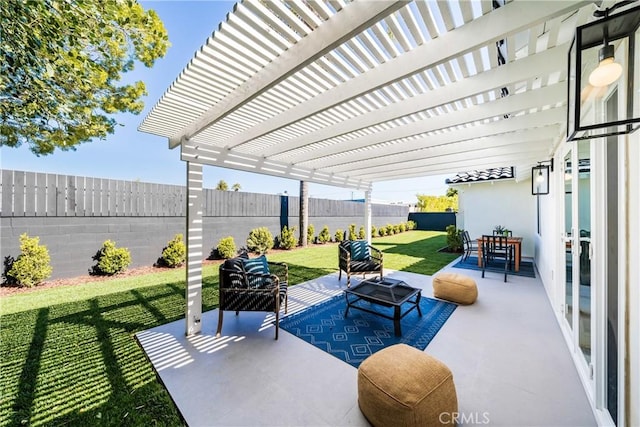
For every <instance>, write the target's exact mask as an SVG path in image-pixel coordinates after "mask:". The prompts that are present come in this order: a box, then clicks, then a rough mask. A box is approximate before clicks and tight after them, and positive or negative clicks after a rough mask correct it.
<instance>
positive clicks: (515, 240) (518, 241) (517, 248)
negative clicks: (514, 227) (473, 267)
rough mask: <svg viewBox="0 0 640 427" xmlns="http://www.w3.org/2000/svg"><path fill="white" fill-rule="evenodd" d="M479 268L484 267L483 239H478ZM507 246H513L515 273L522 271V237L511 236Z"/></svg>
mask: <svg viewBox="0 0 640 427" xmlns="http://www.w3.org/2000/svg"><path fill="white" fill-rule="evenodd" d="M477 240H478V267H482V237H478V239H477ZM507 244H508V245H512V246H513V252H514V258H515V259H514V263H513V264H514V267H513V268H514V271H520V252H521V247H522V237H515V236H509V237H507Z"/></svg>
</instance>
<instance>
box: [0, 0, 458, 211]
mask: <svg viewBox="0 0 640 427" xmlns="http://www.w3.org/2000/svg"><path fill="white" fill-rule="evenodd" d="M141 4H142V5H143V6H144V7H145V8H146V9H154V10H155V11H156V12H157V13H158V15H159V16H160V18H161V19H162V21H163V22H164V25H165V27H166V28H167V31H168V33H169V39H170V41H171V47H170V48H169V50H168V52H167V54H166V55H165V57H164V58H162V59H159V60H158V61H156V63H155V65H154V67H153V68H151V69H148V68H145V67H144V66H143V65H142V64H138V66H137V67H136V69H135V70H134V71H132V72H130V73H128V75H126V76H125V77H124V80H125V81H129V80H131V81H135V80H142V81H144V82H145V84H146V86H147V92H148V95H147V96H146V97H145V98H144V102H145V109H144V111H143V112H142V113H141V114H140V115H138V116H136V115H133V114H121V115H118V116H117V120H118V122H119V123H120V124H122V126H119V127H118V128H117V129H116V132H115V133H114V134H113V135H109V136H108V137H107V138H106V139H105V140H94V141H91V142H88V143H85V144H82V145H80V146H79V147H78V149H77V150H76V151H68V152H63V151H56V152H55V153H54V154H52V155H49V156H42V157H37V156H35V155H34V154H32V153H31V152H30V151H29V150H28V149H27V147H20V148H17V149H16V148H7V147H2V148H0V163H1V165H2V168H3V169H13V170H23V171H33V172H47V173H57V174H66V175H78V176H89V177H98V178H111V179H122V180H140V181H143V182H155V183H162V184H178V185H184V183H185V175H186V172H185V170H186V165H185V163H184V162H182V161H181V160H180V154H179V150H178V149H174V150H169V149H168V143H167V140H166V139H165V138H161V137H158V136H155V135H150V134H146V133H142V132H139V131H138V130H137V128H138V125H139V124H140V122H141V121H142V119H143V118H144V117H145V116H146V114H147V112H148V111H149V110H150V109H151V107H153V105H154V104H155V103H156V101H157V100H158V99H159V98H160V97H161V96H162V94H163V93H164V91H165V90H166V89H167V88H168V87H169V85H170V84H171V83H172V82H173V81H174V80H175V78H176V77H177V76H178V74H179V73H180V72H181V71H182V69H183V68H184V66H185V65H186V64H187V63H188V62H189V60H190V59H191V58H192V57H193V55H194V53H195V52H196V50H198V49H199V48H200V46H201V45H202V44H203V43H204V42H205V41H206V39H207V37H209V36H210V35H211V33H212V32H213V31H214V30H215V29H216V28H217V27H218V24H219V23H220V22H221V21H222V20H224V19H225V16H226V14H227V13H228V12H230V11H231V10H232V9H233V4H234V2H227V1H190V2H189V1H159V0H158V1H142V2H141ZM445 178H446V177H444V176H442V177H430V178H420V179H405V180H396V181H389V182H381V183H375V184H374V186H373V192H372V198H373V199H374V200H387V201H394V202H408V203H413V202H415V201H416V194H417V193H421V194H431V195H440V194H445V192H446V189H447V186H446V185H445V184H444V179H445ZM204 179H205V187H215V185H216V183H217V182H218V181H219V180H221V179H222V180H225V181H226V182H227V183H228V184H229V186H231V185H232V184H234V183H239V184H240V185H241V187H242V191H249V192H256V193H269V194H278V193H282V192H284V191H287V192H288V193H289V194H293V195H295V194H297V193H298V191H299V186H300V184H299V182H298V181H294V180H288V179H283V178H276V177H268V176H264V175H257V174H252V173H248V172H241V171H234V170H230V169H223V168H218V167H212V166H206V167H205V168H204ZM309 193H310V195H311V197H317V198H328V199H348V198H351V197H354V198H362V197H363V192H359V191H353V192H352V191H351V190H349V189H344V188H339V187H331V186H323V185H318V184H309Z"/></svg>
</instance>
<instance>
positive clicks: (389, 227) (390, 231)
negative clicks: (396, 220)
mask: <svg viewBox="0 0 640 427" xmlns="http://www.w3.org/2000/svg"><path fill="white" fill-rule="evenodd" d="M394 234H396V233H395V230H394V228H393V225H391V224H387V236H393V235H394Z"/></svg>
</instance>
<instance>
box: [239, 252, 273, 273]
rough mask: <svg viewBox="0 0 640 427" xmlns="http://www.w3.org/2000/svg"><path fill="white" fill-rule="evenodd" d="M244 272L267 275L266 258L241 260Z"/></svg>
mask: <svg viewBox="0 0 640 427" xmlns="http://www.w3.org/2000/svg"><path fill="white" fill-rule="evenodd" d="M242 265H243V267H244V271H245V272H247V273H253V274H269V264H268V263H267V257H266V256H264V255H260V256H259V257H257V258H248V259H244V258H243V259H242Z"/></svg>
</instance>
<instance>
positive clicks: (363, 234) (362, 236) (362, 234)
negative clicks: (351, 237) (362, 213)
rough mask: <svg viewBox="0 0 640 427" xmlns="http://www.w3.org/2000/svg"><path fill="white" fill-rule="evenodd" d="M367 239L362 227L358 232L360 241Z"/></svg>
mask: <svg viewBox="0 0 640 427" xmlns="http://www.w3.org/2000/svg"><path fill="white" fill-rule="evenodd" d="M365 237H367V236H366V235H365V232H364V227H360V229H359V230H358V239H360V240H362V239H364V238H365Z"/></svg>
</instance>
